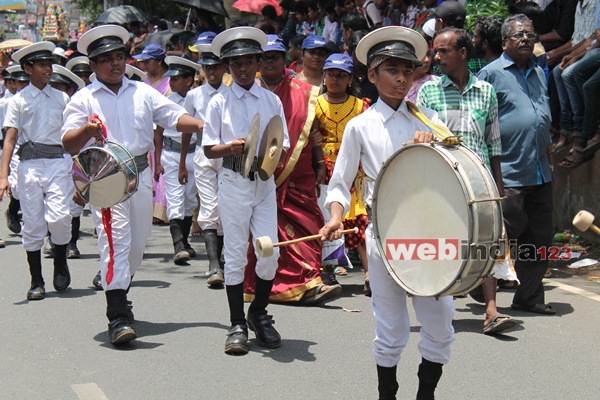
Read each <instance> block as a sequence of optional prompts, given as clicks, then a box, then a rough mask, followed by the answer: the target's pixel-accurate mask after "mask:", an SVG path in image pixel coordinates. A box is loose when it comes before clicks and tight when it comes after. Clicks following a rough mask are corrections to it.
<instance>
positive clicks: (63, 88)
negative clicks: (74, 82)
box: [50, 82, 75, 97]
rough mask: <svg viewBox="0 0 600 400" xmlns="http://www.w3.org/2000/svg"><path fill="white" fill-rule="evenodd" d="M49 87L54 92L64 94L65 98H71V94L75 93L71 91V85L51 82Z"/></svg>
mask: <svg viewBox="0 0 600 400" xmlns="http://www.w3.org/2000/svg"><path fill="white" fill-rule="evenodd" d="M50 86H52V87H53V88H54V89H56V90H60V91H61V92H64V93H66V94H67V96H69V97H71V96H72V95H73V93H75V91H74V90H73V88H72V87H71V85H67V84H66V83H62V82H51V83H50Z"/></svg>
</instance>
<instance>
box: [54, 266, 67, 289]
mask: <svg viewBox="0 0 600 400" xmlns="http://www.w3.org/2000/svg"><path fill="white" fill-rule="evenodd" d="M70 284H71V274H70V273H69V267H68V266H67V265H64V266H63V267H62V268H61V269H60V270H58V271H57V270H56V269H55V271H54V279H53V280H52V286H54V289H55V290H56V291H57V292H62V291H63V290H66V289H67V288H68V287H69V285H70Z"/></svg>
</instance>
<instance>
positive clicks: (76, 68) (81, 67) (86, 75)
mask: <svg viewBox="0 0 600 400" xmlns="http://www.w3.org/2000/svg"><path fill="white" fill-rule="evenodd" d="M65 68H67V69H68V70H69V71H71V72H72V73H74V74H75V75H77V77H79V79H81V80H83V82H84V85H83V86H87V85H89V84H90V82H91V81H90V75H91V74H92V69H91V68H90V59H89V58H87V57H86V56H79V57H74V58H72V59H70V60H69V62H67V65H65Z"/></svg>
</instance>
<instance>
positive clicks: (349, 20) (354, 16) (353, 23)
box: [340, 11, 369, 32]
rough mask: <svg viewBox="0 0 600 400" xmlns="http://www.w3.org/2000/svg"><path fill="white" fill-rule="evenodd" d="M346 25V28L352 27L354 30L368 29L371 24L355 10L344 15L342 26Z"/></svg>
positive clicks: (341, 21)
mask: <svg viewBox="0 0 600 400" xmlns="http://www.w3.org/2000/svg"><path fill="white" fill-rule="evenodd" d="M342 25H343V26H344V28H346V29H352V31H353V32H354V31H363V30H364V31H368V30H369V25H368V24H367V20H366V19H365V17H363V15H362V14H361V13H359V12H358V11H353V12H351V13H348V14H346V15H344V16H343V17H342V19H341V20H340V26H342Z"/></svg>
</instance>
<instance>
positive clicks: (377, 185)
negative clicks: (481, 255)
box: [371, 142, 502, 297]
mask: <svg viewBox="0 0 600 400" xmlns="http://www.w3.org/2000/svg"><path fill="white" fill-rule="evenodd" d="M437 146H442V148H443V147H448V146H445V145H443V144H441V143H435V142H432V143H415V144H407V145H404V146H402V147H401V148H400V149H398V150H396V151H395V152H394V153H393V154H392V155H391V156H390V157H389V158H388V159H387V160H386V161H385V162H384V163H383V165H382V166H381V169H380V171H379V173H378V174H377V179H376V180H375V186H374V188H373V198H372V207H371V209H372V216H373V218H372V221H371V222H372V224H373V233H374V238H375V243H376V244H377V249H378V250H379V253H380V255H381V258H382V260H383V262H384V265H385V267H386V269H387V270H388V272H389V273H390V275H391V276H392V278H393V279H394V281H395V282H396V283H398V285H400V286H401V287H402V288H403V289H404V290H406V291H407V292H408V293H411V294H413V295H418V296H423V294H420V293H416V292H415V290H414V289H413V288H410V287H408V285H407V284H405V283H404V282H403V281H402V280H401V279H400V278H399V277H398V276H397V274H396V272H395V271H394V269H393V268H392V266H391V264H390V262H389V260H386V258H385V249H384V248H383V245H382V243H381V242H382V241H381V235H380V233H379V223H378V219H377V214H378V213H377V208H378V207H377V204H378V197H379V196H378V193H379V188H380V186H381V181H382V179H383V175H384V171H385V170H387V169H388V168H389V166H390V165H391V163H392V162H393V161H394V159H395V158H396V157H397V156H398V154H400V153H401V152H403V151H406V150H407V149H410V148H415V147H425V148H429V149H432V150H435V148H436V147H437ZM458 146H460V147H461V148H462V149H463V150H467V151H468V152H469V153H470V154H471V155H472V158H478V159H480V157H479V156H478V155H477V153H475V152H474V151H473V150H471V149H470V148H468V147H466V146H463V145H458ZM458 146H450V147H458ZM435 153H436V154H438V155H439V156H441V157H442V159H443V160H444V161H445V162H446V163H448V165H449V166H450V168H452V170H453V171H454V173H455V174H456V175H457V180H458V182H459V184H460V187H461V189H462V191H463V195H464V197H465V200H467V199H469V197H473V196H472V192H469V191H468V190H467V187H466V184H465V182H466V181H468V179H466V178H467V177H466V176H465V174H464V172H463V171H461V169H460V168H457V167H455V166H454V163H457V162H458V160H456V159H454V158H451V157H449V154H446V153H444V152H441V151H437V150H435ZM473 156H474V157H473ZM458 166H460V164H458ZM495 190H496V191H497V189H495ZM467 215H468V218H469V221H468V222H469V223H468V229H467V233H468V241H469V244H471V243H473V235H474V224H473V221H474V216H473V207H471V206H469V205H468V204H467ZM501 221H502V218H500V224H501V223H502V222H501ZM469 252H470V246H469ZM473 262H474V261H473V260H470V257H468V258H467V260H466V261H463V262H462V263H461V265H460V268H459V269H458V271H457V277H459V276H461V275H462V273H463V272H464V271H465V269H466V268H467V266H469V267H471V266H472V264H473ZM486 263H487V266H486V269H487V267H489V265H490V263H491V264H492V265H493V260H487V261H486ZM490 268H491V267H490ZM456 283H457V281H456V280H454V281H452V282H450V283H449V284H448V285H447V286H446V287H444V288H443V289H442V290H441V291H439V292H437V293H435V294H431V295H426V296H433V297H440V296H444V295H446V293H448V291H449V290H450V289H452V287H454V286H455V285H456Z"/></svg>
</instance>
